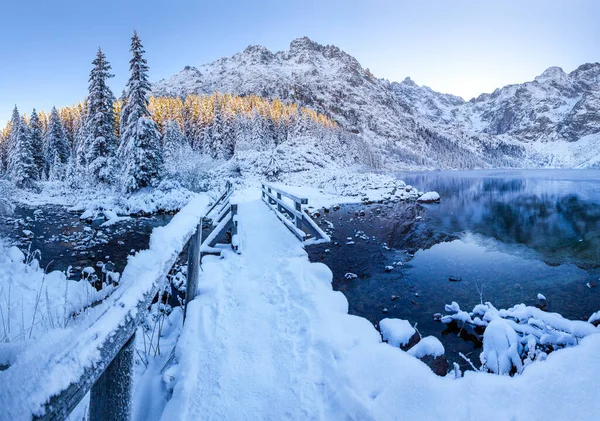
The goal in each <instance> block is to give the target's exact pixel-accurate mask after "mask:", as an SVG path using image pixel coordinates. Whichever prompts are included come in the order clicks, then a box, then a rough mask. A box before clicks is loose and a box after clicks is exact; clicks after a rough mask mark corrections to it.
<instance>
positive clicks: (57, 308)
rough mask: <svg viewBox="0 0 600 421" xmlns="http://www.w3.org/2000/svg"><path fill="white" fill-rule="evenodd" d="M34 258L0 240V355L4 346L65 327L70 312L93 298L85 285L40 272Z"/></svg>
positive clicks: (51, 273)
mask: <svg viewBox="0 0 600 421" xmlns="http://www.w3.org/2000/svg"><path fill="white" fill-rule="evenodd" d="M35 257H37V255H35V254H30V255H28V256H25V254H24V253H23V252H22V251H21V250H19V249H18V248H17V247H14V246H13V247H8V246H7V245H6V244H5V243H4V242H3V241H0V315H1V316H2V317H1V318H0V322H1V324H0V354H1V353H2V344H4V343H12V342H18V341H24V340H27V339H31V338H36V337H37V336H38V335H40V334H42V333H44V332H46V331H48V330H51V329H55V328H62V327H65V326H66V325H67V324H68V323H69V320H70V319H71V315H72V314H73V313H77V312H78V311H79V310H81V309H82V308H84V307H86V306H87V305H89V304H90V303H91V302H93V301H94V300H95V299H96V296H97V292H96V290H95V289H94V288H93V287H92V286H91V285H90V284H89V283H88V282H78V281H72V280H68V279H67V276H66V275H65V274H64V273H63V272H59V271H54V272H50V273H44V270H43V269H42V268H40V266H39V261H38V260H37V259H36V258H35Z"/></svg>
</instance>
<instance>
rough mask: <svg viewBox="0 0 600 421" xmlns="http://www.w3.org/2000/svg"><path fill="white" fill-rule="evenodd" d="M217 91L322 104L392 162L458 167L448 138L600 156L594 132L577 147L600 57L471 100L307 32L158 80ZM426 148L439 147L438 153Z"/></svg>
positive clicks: (457, 143)
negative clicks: (583, 148) (281, 44)
mask: <svg viewBox="0 0 600 421" xmlns="http://www.w3.org/2000/svg"><path fill="white" fill-rule="evenodd" d="M214 91H220V92H231V93H235V94H239V95H248V94H256V95H260V96H264V97H268V98H274V97H276V98H279V99H281V100H284V101H290V102H291V101H293V102H298V103H299V104H301V105H303V106H307V107H310V108H313V109H315V110H316V111H319V112H322V113H324V114H326V115H328V116H330V117H331V118H333V119H335V120H336V121H338V123H339V124H340V125H341V126H342V127H343V128H345V129H346V130H348V131H350V132H353V133H356V134H359V135H361V136H363V137H365V139H367V140H368V141H369V142H370V143H372V144H373V145H374V146H375V147H377V148H378V149H379V150H380V152H381V157H382V163H383V166H384V167H389V168H403V167H407V166H411V165H412V166H419V165H420V166H425V167H442V168H450V167H453V166H452V165H449V164H447V162H446V161H448V160H447V159H446V158H444V156H443V155H440V153H441V152H440V151H438V150H435V149H436V148H437V149H439V148H438V146H439V144H440V142H441V143H443V144H444V146H443V148H442V149H443V150H444V151H446V152H449V153H453V154H466V155H468V157H467V158H465V164H464V167H486V166H487V167H490V166H508V167H513V166H518V167H544V166H558V167H577V166H596V165H598V163H600V146H597V145H596V144H597V143H600V142H593V141H590V140H589V139H587V140H588V143H590V144H591V145H592V147H591V148H589V149H591V150H590V153H589V156H582V154H581V153H580V151H578V150H577V151H576V150H575V149H577V148H574V146H573V145H575V144H576V143H578V142H579V141H580V140H582V139H586V138H587V137H589V136H592V137H595V136H597V135H598V133H600V64H599V63H586V64H583V65H581V66H579V67H578V68H577V69H575V70H573V71H572V72H570V73H566V72H564V70H563V69H561V68H560V67H556V66H554V67H550V68H548V69H546V70H545V71H544V72H542V73H541V74H540V75H538V76H537V77H536V78H534V80H532V81H527V82H524V83H521V84H511V85H506V86H504V87H502V88H497V89H496V90H494V92H492V93H484V94H481V95H479V96H478V97H476V98H472V99H471V100H469V101H465V100H464V99H463V98H461V97H459V96H456V95H452V94H443V93H439V92H437V91H434V90H433V89H431V88H429V87H427V86H420V85H418V84H416V83H415V82H414V81H413V80H412V79H411V78H410V77H408V78H406V79H404V80H403V81H402V82H394V81H392V82H390V81H389V80H387V79H383V78H376V77H375V76H373V75H372V74H371V72H370V71H369V70H368V69H366V68H364V67H363V66H362V65H361V64H360V63H359V62H358V60H356V59H355V58H354V57H352V56H351V55H350V54H348V53H346V52H344V51H343V50H341V49H340V48H338V47H336V46H333V45H321V44H319V43H317V42H315V41H313V40H311V39H309V38H308V37H303V38H298V39H296V40H293V41H292V42H291V43H290V48H289V50H283V51H277V52H271V51H270V50H268V49H267V48H265V47H263V46H258V45H250V46H248V47H247V48H246V49H244V50H243V51H241V52H239V53H236V54H234V55H233V56H230V57H222V58H220V59H218V60H215V61H214V62H212V63H207V64H203V65H201V66H199V67H192V66H186V67H185V68H184V69H183V70H182V71H181V72H179V73H177V74H175V75H174V76H173V77H171V78H168V79H163V80H160V81H158V82H156V83H155V84H154V85H153V94H154V95H161V96H179V97H185V96H187V95H190V94H202V93H204V94H207V93H212V92H214ZM423 133H426V136H425V135H424V134H423ZM424 136H425V137H427V138H424ZM592 140H593V139H592ZM548 142H558V143H560V146H561V147H560V148H558V149H557V150H558V151H560V153H558V152H554V151H552V150H550V149H549V148H547V147H545V146H544V145H545V144H547V143H548ZM569 144H573V145H571V146H569ZM490 148H491V149H490ZM490 150H493V151H495V152H492V153H490ZM498 151H504V152H498ZM506 151H512V152H506ZM426 152H432V153H433V155H432V156H429V155H428V156H427V159H428V161H427V159H425V158H424V154H426ZM576 152H577V153H576ZM419 155H420V156H419ZM430 155H431V154H430ZM436 160H437V161H439V162H436ZM426 161H427V162H426ZM454 161H456V162H458V161H457V160H456V159H455V160H454ZM459 161H460V160H459ZM590 162H591V163H590ZM461 165H462V164H461Z"/></svg>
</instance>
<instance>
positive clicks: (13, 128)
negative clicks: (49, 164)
mask: <svg viewBox="0 0 600 421" xmlns="http://www.w3.org/2000/svg"><path fill="white" fill-rule="evenodd" d="M19 124H21V115H20V114H19V109H18V108H17V106H16V105H15V108H14V109H13V112H12V117H11V118H10V132H9V134H8V138H7V142H6V152H5V154H6V173H7V174H8V173H9V171H10V162H9V161H10V157H11V156H12V153H13V149H14V147H15V144H16V143H17V137H18V133H19V132H18V130H17V129H18V127H19Z"/></svg>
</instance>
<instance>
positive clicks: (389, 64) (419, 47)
mask: <svg viewBox="0 0 600 421" xmlns="http://www.w3.org/2000/svg"><path fill="white" fill-rule="evenodd" d="M1 11H2V16H3V18H2V24H1V25H0V57H2V59H1V60H0V125H2V126H3V125H4V124H5V122H6V120H7V119H9V118H10V113H11V111H12V108H13V106H14V105H15V104H17V105H18V106H19V109H20V111H22V112H27V113H29V112H31V109H32V108H33V107H36V108H37V109H38V110H39V109H46V110H49V109H50V108H51V107H52V105H57V106H63V105H69V104H72V103H75V102H77V101H78V100H80V99H82V98H83V97H84V96H85V94H86V89H87V79H88V75H89V70H90V67H91V64H90V63H91V61H92V60H93V58H94V55H95V52H96V49H97V48H98V47H99V46H100V47H102V49H103V50H104V51H105V53H106V55H107V58H108V60H109V61H110V62H111V63H112V65H113V73H115V74H116V77H115V78H114V79H113V80H112V81H111V86H112V87H113V90H114V91H115V94H116V95H117V96H118V95H119V94H120V92H121V90H122V89H123V86H124V84H125V82H126V80H127V73H128V68H127V62H128V59H129V51H128V50H129V38H130V37H131V34H132V32H133V30H134V29H137V31H138V32H139V34H140V36H141V38H142V41H143V43H144V45H145V48H146V51H147V58H148V61H149V65H150V68H151V69H150V78H151V80H158V79H161V78H163V77H169V76H171V75H173V74H175V73H176V72H178V71H179V70H181V69H182V68H183V67H184V66H185V65H200V64H202V63H205V62H209V61H212V60H215V59H217V58H220V57H223V56H229V55H232V54H234V53H236V52H238V51H241V50H243V49H244V48H245V47H246V46H247V45H250V44H260V45H264V46H266V47H267V48H269V49H271V50H273V51H278V50H283V49H287V48H288V46H289V43H290V41H291V40H293V39H295V38H298V37H301V36H305V35H306V36H309V37H310V38H312V39H313V40H315V41H317V42H319V43H322V44H334V45H337V46H338V47H340V48H342V49H343V50H345V51H346V52H348V53H350V54H351V55H353V56H355V57H356V58H357V59H358V60H359V61H360V62H361V64H362V65H363V66H364V67H368V68H370V69H371V71H372V72H373V74H375V76H377V77H384V78H387V79H390V80H397V81H401V80H402V79H404V78H405V77H406V76H410V77H411V78H412V79H413V80H414V81H415V82H417V83H418V84H421V85H427V86H430V87H431V88H433V89H435V90H438V91H441V92H447V93H453V94H456V95H461V96H463V97H464V98H466V99H469V98H471V97H472V96H476V95H478V94H479V93H482V92H491V91H493V90H494V89H495V88H497V87H500V86H504V85H506V84H509V83H518V82H523V81H526V80H531V79H533V78H534V77H535V76H536V75H538V74H540V73H541V72H542V71H543V70H544V69H546V68H547V67H549V66H554V65H556V66H561V67H563V68H564V69H565V70H566V71H571V70H573V69H575V68H576V67H577V66H578V65H580V64H583V63H585V62H596V61H600V2H598V1H594V0H570V1H558V0H546V1H538V0H529V1H528V0H521V1H515V0H503V1H491V0H487V1H484V0H470V1H467V0H451V1H450V0H444V1H442V0H437V1H436V0H429V1H417V0H413V1H400V0H396V1H387V0H369V1H365V0H362V1H355V0H335V1H326V0H322V1H313V0H303V1H301V2H289V1H282V0H279V1H254V2H252V1H245V0H238V1H194V0H186V1H179V0H172V1H152V0H145V1H138V0H135V1H128V0H120V1H114V0H104V1H102V2H98V1H94V2H87V1H82V0H78V1H71V0H56V1H41V0H31V1H28V2H16V1H12V2H3V5H2V8H1Z"/></svg>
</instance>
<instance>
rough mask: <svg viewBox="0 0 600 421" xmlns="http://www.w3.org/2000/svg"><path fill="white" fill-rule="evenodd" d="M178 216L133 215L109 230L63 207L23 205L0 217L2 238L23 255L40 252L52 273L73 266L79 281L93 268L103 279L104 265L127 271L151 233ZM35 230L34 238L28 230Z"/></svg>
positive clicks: (0, 235) (97, 222)
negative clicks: (111, 264) (135, 253)
mask: <svg viewBox="0 0 600 421" xmlns="http://www.w3.org/2000/svg"><path fill="white" fill-rule="evenodd" d="M171 218H172V215H169V214H159V215H153V216H151V217H133V218H131V219H127V220H124V221H121V222H117V223H115V224H114V225H110V226H106V227H103V226H101V224H102V223H103V222H104V220H102V219H99V220H96V221H93V222H86V221H82V220H80V219H79V214H77V213H71V212H68V211H67V210H66V208H65V207H63V206H50V205H48V206H38V207H35V208H30V207H26V206H18V207H17V208H16V210H15V213H14V215H11V216H10V217H6V216H3V217H0V237H6V238H8V239H9V240H10V241H11V242H12V243H13V244H15V245H17V246H18V247H19V248H21V249H22V250H23V251H26V250H27V249H28V248H29V247H31V251H34V250H39V251H40V253H41V259H39V260H40V263H41V266H42V267H43V268H47V269H48V271H53V270H60V271H65V270H67V268H68V267H69V266H72V274H73V275H72V279H79V278H80V274H81V270H82V269H83V268H85V267H89V266H91V267H93V268H94V269H95V271H96V274H97V275H98V276H100V273H101V268H100V267H99V265H98V262H102V263H108V262H109V261H110V262H112V263H113V264H114V265H115V271H117V272H119V273H122V272H123V269H124V268H125V265H126V263H127V257H128V256H129V255H130V254H132V253H134V252H136V251H138V250H143V249H146V248H148V244H149V240H150V234H151V233H152V230H153V229H154V228H155V227H157V226H163V225H166V224H168V223H169V221H170V220H171ZM25 230H28V231H31V232H33V237H27V236H26V235H24V233H23V232H24V231H25Z"/></svg>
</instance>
